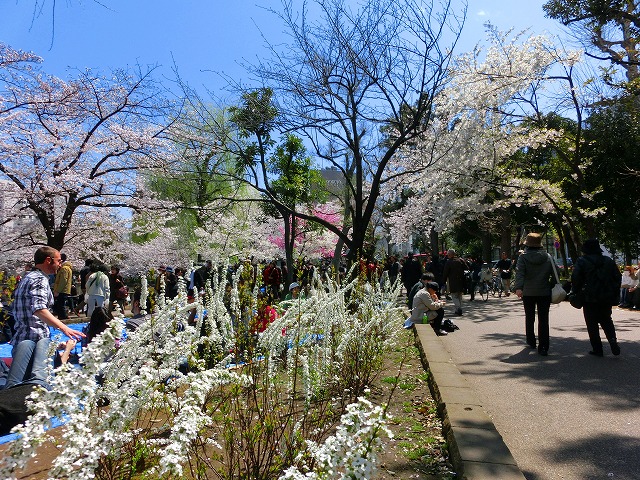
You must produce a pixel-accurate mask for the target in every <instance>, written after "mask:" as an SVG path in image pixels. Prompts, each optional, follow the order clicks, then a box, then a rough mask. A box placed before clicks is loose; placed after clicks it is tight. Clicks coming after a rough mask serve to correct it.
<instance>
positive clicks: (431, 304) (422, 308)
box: [404, 282, 447, 335]
mask: <svg viewBox="0 0 640 480" xmlns="http://www.w3.org/2000/svg"><path fill="white" fill-rule="evenodd" d="M439 290H440V285H438V284H437V283H436V282H427V283H425V285H424V287H423V288H421V289H420V290H418V292H417V293H416V294H415V296H414V297H413V304H412V308H411V316H410V317H409V318H408V319H407V321H406V322H405V324H404V327H405V328H411V326H412V325H413V324H414V323H424V321H425V319H426V321H427V322H429V323H430V324H431V327H432V328H433V330H434V331H435V332H436V335H447V332H446V331H445V330H443V329H442V319H443V318H444V306H445V301H444V300H440V298H439V297H438V291H439Z"/></svg>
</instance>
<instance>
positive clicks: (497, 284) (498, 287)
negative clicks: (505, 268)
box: [489, 275, 504, 298]
mask: <svg viewBox="0 0 640 480" xmlns="http://www.w3.org/2000/svg"><path fill="white" fill-rule="evenodd" d="M489 291H490V292H491V295H492V296H494V297H498V298H500V297H502V293H503V292H504V286H503V285H502V279H501V278H500V275H494V276H493V278H492V279H491V285H490V286H489Z"/></svg>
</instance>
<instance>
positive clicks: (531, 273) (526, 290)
mask: <svg viewBox="0 0 640 480" xmlns="http://www.w3.org/2000/svg"><path fill="white" fill-rule="evenodd" d="M524 244H525V251H524V253H522V254H520V255H519V256H518V263H517V265H516V281H515V289H516V295H517V296H518V298H521V299H522V305H523V307H524V318H525V331H526V335H527V344H528V345H529V346H530V347H531V348H536V331H535V323H536V309H537V310H538V345H537V346H538V353H539V354H540V355H542V356H547V354H548V351H549V308H550V307H551V277H552V276H553V265H552V264H551V262H552V260H551V257H550V256H549V254H548V253H547V252H546V251H545V250H544V249H543V248H542V235H541V234H539V233H530V234H528V235H527V238H526V239H525V241H524Z"/></svg>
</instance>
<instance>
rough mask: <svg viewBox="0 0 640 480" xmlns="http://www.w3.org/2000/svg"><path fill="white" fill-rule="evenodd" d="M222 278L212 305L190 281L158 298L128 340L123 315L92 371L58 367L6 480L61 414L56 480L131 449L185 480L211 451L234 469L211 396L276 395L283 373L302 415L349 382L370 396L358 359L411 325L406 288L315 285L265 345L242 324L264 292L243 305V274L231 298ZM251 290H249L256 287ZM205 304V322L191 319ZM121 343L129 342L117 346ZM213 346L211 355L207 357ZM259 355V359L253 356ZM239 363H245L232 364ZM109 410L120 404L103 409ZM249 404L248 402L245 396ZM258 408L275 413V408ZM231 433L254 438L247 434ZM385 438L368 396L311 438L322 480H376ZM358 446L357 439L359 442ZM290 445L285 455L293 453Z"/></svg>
mask: <svg viewBox="0 0 640 480" xmlns="http://www.w3.org/2000/svg"><path fill="white" fill-rule="evenodd" d="M220 272H221V273H220V275H219V276H218V275H216V276H215V277H216V278H214V281H213V286H212V288H209V289H208V290H207V291H206V292H205V301H204V302H202V303H201V302H199V301H196V302H194V303H188V301H187V297H186V294H185V292H184V288H183V286H181V288H179V292H178V295H177V297H176V298H175V299H173V300H170V301H167V302H166V303H163V302H157V305H163V306H162V308H161V309H160V310H159V311H158V312H157V313H156V314H154V315H151V316H150V317H149V319H148V320H147V321H145V322H144V323H142V324H141V325H140V326H139V328H138V329H137V330H136V331H135V332H133V333H129V336H128V338H127V339H126V340H125V341H122V342H120V340H121V336H122V332H123V327H124V321H123V319H122V318H116V319H114V320H113V321H112V322H111V323H110V324H109V328H108V329H107V330H106V331H105V332H103V333H102V334H101V335H98V336H97V337H96V338H95V339H94V340H93V341H92V342H91V344H90V345H89V346H88V347H86V348H85V349H84V350H83V353H82V355H81V363H82V364H83V368H73V367H71V366H70V365H63V366H62V367H60V368H58V369H57V370H56V371H54V372H52V373H53V374H52V376H51V377H50V380H51V382H50V383H51V389H50V390H44V389H41V390H38V391H36V392H35V393H34V394H33V396H32V398H33V400H32V408H33V412H34V413H33V415H32V416H31V417H30V418H29V420H28V421H27V422H26V424H25V425H23V426H19V427H16V428H15V429H14V431H15V432H17V433H19V434H20V438H19V439H17V440H16V441H14V442H13V443H12V444H11V445H10V448H9V451H8V452H7V455H6V456H5V458H4V459H2V460H1V462H2V463H1V466H0V478H7V479H10V478H15V475H16V472H19V470H20V469H22V468H23V467H24V466H25V465H26V462H27V461H28V460H29V459H31V458H33V457H35V455H36V452H37V449H38V447H39V446H40V445H41V444H42V442H44V441H45V440H47V439H48V437H49V434H48V433H47V432H46V431H45V428H46V427H47V426H48V425H49V423H50V419H51V418H52V417H54V416H57V417H60V418H64V419H66V420H67V422H66V426H65V427H64V428H63V430H62V439H61V441H60V443H61V446H60V449H59V451H60V454H59V455H58V457H57V458H56V459H55V461H54V465H53V468H52V470H51V471H50V478H55V479H61V478H74V479H89V478H96V473H97V472H98V473H99V470H100V467H101V465H103V463H104V459H105V458H107V457H109V458H111V459H112V460H115V461H117V460H118V459H121V460H122V461H125V460H123V459H124V458H125V455H124V452H125V450H126V449H125V447H127V446H129V447H131V445H135V446H137V447H139V448H141V449H143V450H144V451H145V452H146V454H147V455H148V456H149V457H150V458H154V459H156V460H155V462H153V465H154V466H153V467H152V470H149V471H148V472H147V473H149V474H153V475H158V476H167V475H169V476H178V477H180V476H182V475H184V474H185V472H184V469H185V467H186V466H187V465H189V468H193V467H192V465H191V462H190V460H191V459H190V458H189V455H190V454H191V453H193V452H196V450H194V449H197V448H203V445H207V446H209V448H214V449H215V450H216V451H218V452H221V454H220V458H221V459H222V460H220V462H222V463H223V462H224V455H225V453H224V446H225V442H227V443H226V444H228V442H229V439H228V438H224V439H223V438H217V437H216V433H215V432H220V429H216V428H215V425H214V422H215V418H216V415H218V416H219V415H220V411H215V410H212V409H211V408H212V407H211V404H210V403H207V398H208V396H209V394H210V393H211V392H213V391H216V392H226V394H230V393H229V392H238V393H236V394H237V395H244V394H245V393H241V392H246V391H247V390H250V389H252V388H253V389H263V388H268V389H277V388H279V387H278V386H277V385H276V383H275V379H276V378H278V379H279V383H278V385H280V386H281V385H286V386H287V389H288V395H287V397H288V398H290V399H301V401H302V403H303V404H304V405H306V407H305V408H304V409H294V410H292V411H293V412H296V413H295V414H299V415H305V412H306V411H308V409H309V408H310V407H309V406H310V405H312V404H313V402H314V401H315V399H316V398H318V397H319V396H321V395H325V397H326V395H327V392H334V394H335V387H336V385H337V386H339V387H340V386H341V385H343V384H342V383H340V382H345V383H344V385H346V388H345V395H347V399H349V398H355V396H358V395H361V394H362V393H363V392H362V391H357V390H358V389H361V390H363V389H362V388H361V387H362V386H361V385H360V384H359V383H358V382H360V381H361V379H360V378H357V377H358V376H359V375H361V376H362V377H363V378H366V377H367V376H368V375H371V372H370V371H369V370H367V369H371V368H372V367H371V365H372V364H369V363H364V364H363V365H364V366H359V361H360V360H361V359H360V358H358V356H359V355H361V356H367V361H372V360H375V357H376V356H382V355H384V352H385V348H387V347H391V346H392V345H390V338H391V335H390V334H391V333H392V331H393V330H394V329H397V328H400V326H401V322H402V319H403V316H402V313H401V309H400V308H398V307H396V296H397V294H398V290H397V289H396V290H391V289H389V288H388V285H387V286H386V287H387V288H382V287H380V286H379V285H378V284H374V285H369V284H365V283H363V282H362V281H361V280H358V279H356V280H354V281H352V282H351V283H348V284H345V285H338V284H336V283H333V282H331V281H329V280H328V279H325V280H324V281H321V280H320V279H318V278H314V279H313V280H312V288H311V292H312V293H311V294H310V295H309V296H308V297H307V298H301V299H298V300H296V301H293V302H291V303H289V304H287V305H285V306H286V308H287V309H286V311H285V312H284V313H283V314H282V315H281V316H280V317H279V318H277V319H276V320H275V321H274V322H273V323H271V324H270V325H269V326H268V328H267V329H266V330H265V331H264V332H262V333H261V334H259V337H257V338H256V337H255V336H254V334H251V333H247V331H246V330H243V328H242V326H244V325H247V324H249V323H250V322H251V319H250V318H246V315H248V314H251V312H252V308H253V306H255V305H257V302H256V296H257V291H258V285H256V286H255V287H254V288H252V289H250V292H251V293H250V294H249V295H250V298H249V299H246V298H245V299H243V298H240V294H239V289H238V280H239V278H240V275H241V274H242V270H241V269H240V270H239V271H237V272H236V274H235V277H234V281H233V284H232V286H231V294H230V296H228V295H229V294H227V298H226V299H225V286H226V280H225V278H226V276H225V275H226V270H220ZM258 278H260V276H258ZM143 287H146V285H143ZM143 290H146V288H143ZM242 291H243V292H245V294H246V292H247V290H246V288H245V289H242ZM144 293H146V291H145V292H144ZM225 300H226V301H225ZM247 302H248V303H247ZM247 305H249V306H247ZM194 309H195V311H196V316H195V317H196V319H195V322H194V323H192V324H189V318H190V316H192V312H193V310H194ZM205 312H206V314H205ZM254 314H255V313H254ZM202 332H205V335H204V336H203V335H201V333H202ZM239 332H244V333H239ZM252 338H253V339H254V340H253V341H254V342H255V348H254V349H253V350H250V351H244V352H238V345H241V344H243V342H244V343H246V342H247V341H248V340H251V339H252ZM116 344H119V345H120V346H119V347H118V348H116ZM203 347H206V349H207V352H208V355H209V357H206V358H204V357H203V356H202V355H203V354H202V351H201V350H202V349H203ZM199 350H200V351H199ZM251 352H253V353H251ZM249 354H253V355H255V356H254V358H247V357H246V356H247V355H249ZM239 355H240V356H239ZM369 356H372V357H374V358H371V359H370V358H368V357H369ZM378 358H380V357H378ZM212 359H213V360H214V362H213V363H212ZM283 359H284V364H283ZM244 362H247V363H244ZM232 365H235V366H236V368H229V367H230V366H232ZM238 365H239V367H238ZM243 365H245V366H244V367H243ZM247 365H250V366H251V367H249V366H247ZM282 367H286V368H282ZM358 368H360V369H361V370H358ZM245 369H248V370H246V372H248V373H246V374H245ZM285 375H286V376H287V377H286V378H285ZM349 376H351V377H352V378H348V377H349ZM345 377H347V378H345ZM98 379H100V381H98ZM283 379H284V380H283ZM258 384H259V385H258ZM353 385H355V387H354V386H353ZM236 387H237V388H236ZM332 388H333V389H334V390H332ZM256 391H258V390H256ZM274 391H276V390H274ZM231 394H233V393H231ZM273 398H274V399H275V400H269V401H281V399H279V396H278V395H273ZM99 403H103V404H104V403H108V405H109V406H108V408H98V407H97V405H98V404H99ZM238 403H239V404H240V405H242V401H240V402H238ZM347 403H348V402H345V401H343V402H338V403H337V404H341V405H346V404H347ZM218 407H219V406H218ZM254 407H255V406H254ZM257 407H258V408H264V410H265V411H271V410H270V406H269V405H263V404H260V405H257ZM154 418H157V419H158V420H153V419H154ZM231 423H233V422H231ZM281 423H282V425H283V427H282V428H290V429H291V430H290V431H288V432H289V434H290V435H293V436H297V435H303V434H305V433H312V434H313V433H314V431H309V432H305V431H303V430H302V429H303V426H304V425H305V422H304V420H303V419H302V418H301V419H296V418H293V419H291V420H290V421H287V422H281ZM278 428H280V427H278ZM307 428H310V427H307ZM232 433H233V434H234V435H239V436H241V438H246V436H245V437H242V435H243V433H245V432H243V431H242V430H241V429H238V431H233V432H232ZM381 434H388V432H387V431H386V429H385V428H384V410H383V409H382V408H381V407H374V406H373V405H371V404H370V403H369V402H368V401H366V400H365V399H363V398H361V399H360V400H359V401H358V403H357V404H353V405H350V406H348V407H347V410H346V413H345V414H344V415H343V417H342V423H341V425H339V426H338V428H337V430H336V432H335V434H334V435H332V436H331V437H330V438H327V439H326V442H325V443H324V444H319V443H317V442H315V441H311V440H308V441H307V448H308V452H307V455H311V456H312V457H313V458H314V459H315V462H316V463H317V468H318V469H319V470H318V471H319V472H320V473H318V475H319V476H318V477H312V478H342V477H335V475H337V473H336V472H343V474H344V475H351V476H350V477H349V478H368V477H367V476H368V475H369V474H370V472H371V471H372V468H373V466H374V464H375V462H374V458H375V452H376V451H377V450H378V449H379V447H380V445H381V443H380V442H381V439H380V436H381ZM286 436H287V435H284V437H286ZM323 438H326V437H323ZM349 439H351V440H349ZM356 439H357V442H356V443H357V444H350V443H349V442H350V441H354V440H356ZM296 445H298V444H296ZM303 445H304V442H302V443H300V444H299V446H298V447H296V448H302V446H303ZM287 446H288V445H284V444H283V445H275V448H276V450H277V451H279V452H284V451H285V450H286V448H287ZM200 453H201V454H202V452H200ZM301 453H302V452H301ZM207 455H208V454H207V453H205V454H203V455H202V457H203V458H205V457H206V458H208V457H207ZM283 455H288V453H287V452H285V453H283ZM293 457H294V458H299V457H298V456H296V455H293ZM101 462H103V463H101ZM302 464H304V461H302ZM302 464H301V465H298V466H297V467H300V466H302ZM297 467H296V468H297ZM222 468H224V465H223V466H222ZM229 468H231V467H229ZM296 468H293V469H289V470H288V471H287V474H286V475H289V477H286V476H285V477H283V478H298V477H293V476H291V475H294V472H296V471H297V470H296ZM329 474H330V475H331V476H330V477H326V475H329ZM307 478H311V477H307ZM345 478H346V477H345Z"/></svg>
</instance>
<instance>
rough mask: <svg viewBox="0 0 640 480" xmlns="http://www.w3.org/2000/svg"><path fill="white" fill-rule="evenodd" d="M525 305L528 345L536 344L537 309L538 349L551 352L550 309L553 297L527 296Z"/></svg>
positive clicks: (523, 299)
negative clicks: (536, 324)
mask: <svg viewBox="0 0 640 480" xmlns="http://www.w3.org/2000/svg"><path fill="white" fill-rule="evenodd" d="M522 304H523V305H524V318H525V330H526V333H527V343H528V344H529V345H531V346H535V344H536V332H535V323H536V309H537V310H538V348H539V349H540V350H549V308H550V307H551V295H546V296H542V297H538V296H532V295H525V296H523V297H522Z"/></svg>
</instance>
